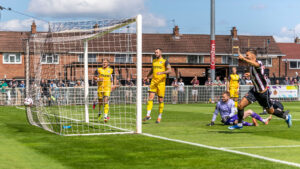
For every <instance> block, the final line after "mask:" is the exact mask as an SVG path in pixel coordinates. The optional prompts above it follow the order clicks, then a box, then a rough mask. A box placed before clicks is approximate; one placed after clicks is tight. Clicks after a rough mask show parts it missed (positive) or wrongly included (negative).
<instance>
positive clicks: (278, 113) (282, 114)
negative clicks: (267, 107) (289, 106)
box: [273, 109, 287, 119]
mask: <svg viewBox="0 0 300 169" xmlns="http://www.w3.org/2000/svg"><path fill="white" fill-rule="evenodd" d="M273 114H274V115H275V116H277V117H279V118H282V119H286V116H287V114H285V113H284V111H281V110H277V109H275V110H274V113H273Z"/></svg>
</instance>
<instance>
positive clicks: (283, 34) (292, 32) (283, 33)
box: [274, 24, 300, 42]
mask: <svg viewBox="0 0 300 169" xmlns="http://www.w3.org/2000/svg"><path fill="white" fill-rule="evenodd" d="M299 33H300V24H297V25H296V26H295V27H294V28H291V29H289V28H288V27H282V28H281V30H280V33H279V34H278V35H275V36H274V38H275V40H276V42H293V41H294V38H295V36H299Z"/></svg>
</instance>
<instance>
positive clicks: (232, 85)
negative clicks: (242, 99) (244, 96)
mask: <svg viewBox="0 0 300 169" xmlns="http://www.w3.org/2000/svg"><path fill="white" fill-rule="evenodd" d="M239 80H240V76H239V75H238V74H236V67H232V74H230V76H229V83H227V84H228V85H229V86H227V90H228V91H229V93H230V97H231V98H232V99H233V100H234V106H235V107H236V108H237V105H238V99H239V88H240V84H239Z"/></svg>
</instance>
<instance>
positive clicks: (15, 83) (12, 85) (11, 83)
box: [8, 78, 18, 88]
mask: <svg viewBox="0 0 300 169" xmlns="http://www.w3.org/2000/svg"><path fill="white" fill-rule="evenodd" d="M8 87H9V88H15V87H18V81H16V79H15V78H13V79H12V81H10V82H9V84H8Z"/></svg>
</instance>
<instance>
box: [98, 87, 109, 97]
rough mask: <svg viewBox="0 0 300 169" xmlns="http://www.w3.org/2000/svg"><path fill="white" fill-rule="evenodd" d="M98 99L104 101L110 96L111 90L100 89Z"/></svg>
mask: <svg viewBox="0 0 300 169" xmlns="http://www.w3.org/2000/svg"><path fill="white" fill-rule="evenodd" d="M97 91H98V99H102V98H103V97H105V96H107V97H109V96H110V88H98V90H97Z"/></svg>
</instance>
